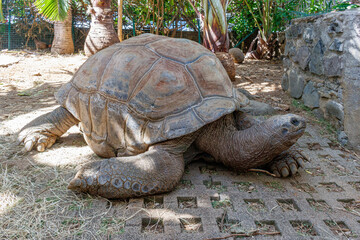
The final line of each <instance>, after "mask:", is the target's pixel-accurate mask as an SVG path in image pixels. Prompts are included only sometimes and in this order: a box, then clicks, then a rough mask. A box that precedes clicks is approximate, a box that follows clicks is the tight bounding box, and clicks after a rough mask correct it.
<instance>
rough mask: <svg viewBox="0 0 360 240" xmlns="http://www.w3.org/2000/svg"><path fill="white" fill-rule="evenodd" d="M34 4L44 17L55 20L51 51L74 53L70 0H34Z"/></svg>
mask: <svg viewBox="0 0 360 240" xmlns="http://www.w3.org/2000/svg"><path fill="white" fill-rule="evenodd" d="M35 6H36V8H37V9H39V12H40V13H41V14H43V15H44V16H45V17H46V18H49V19H50V20H53V21H55V23H54V40H53V42H52V45H51V52H53V53H58V54H71V53H74V42H73V38H72V14H71V0H69V1H67V0H55V1H52V0H36V2H35Z"/></svg>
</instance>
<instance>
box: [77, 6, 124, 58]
mask: <svg viewBox="0 0 360 240" xmlns="http://www.w3.org/2000/svg"><path fill="white" fill-rule="evenodd" d="M91 4H92V6H89V8H88V12H89V13H90V14H91V25H90V31H89V33H88V35H87V37H86V40H85V46H84V50H85V54H86V56H91V55H93V54H94V53H97V52H98V51H100V50H101V49H103V48H106V47H108V46H111V45H113V44H114V43H118V42H119V38H118V36H117V34H116V31H115V28H114V19H113V11H112V9H111V0H91ZM120 21H121V20H120Z"/></svg>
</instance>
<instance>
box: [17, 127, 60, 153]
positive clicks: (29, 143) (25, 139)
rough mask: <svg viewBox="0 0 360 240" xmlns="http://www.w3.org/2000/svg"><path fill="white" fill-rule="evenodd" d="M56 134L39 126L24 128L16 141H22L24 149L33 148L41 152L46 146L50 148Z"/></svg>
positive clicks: (29, 149)
mask: <svg viewBox="0 0 360 240" xmlns="http://www.w3.org/2000/svg"><path fill="white" fill-rule="evenodd" d="M56 138H57V136H56V135H54V134H51V133H49V132H47V131H46V130H44V129H43V128H40V127H28V128H24V129H23V130H22V131H21V132H20V133H19V137H18V142H19V144H20V143H24V145H25V150H26V151H28V152H29V151H31V150H32V149H35V148H36V150H37V151H39V152H43V151H44V150H45V149H46V148H50V147H51V146H52V145H53V144H54V143H55V141H56Z"/></svg>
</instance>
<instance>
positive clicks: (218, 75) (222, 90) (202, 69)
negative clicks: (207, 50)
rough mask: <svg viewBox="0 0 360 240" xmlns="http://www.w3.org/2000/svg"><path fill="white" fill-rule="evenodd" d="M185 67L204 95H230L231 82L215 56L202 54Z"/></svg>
mask: <svg viewBox="0 0 360 240" xmlns="http://www.w3.org/2000/svg"><path fill="white" fill-rule="evenodd" d="M187 67H188V69H189V71H190V72H191V74H192V75H193V76H194V78H195V79H196V81H197V83H198V86H199V88H200V91H201V94H202V95H203V96H204V97H208V96H226V97H232V83H231V81H230V79H229V76H228V75H227V73H226V71H225V69H224V68H223V67H222V65H221V62H220V61H219V60H218V59H217V58H216V57H215V56H203V57H201V58H200V59H199V60H197V61H195V62H193V63H191V64H189V65H187Z"/></svg>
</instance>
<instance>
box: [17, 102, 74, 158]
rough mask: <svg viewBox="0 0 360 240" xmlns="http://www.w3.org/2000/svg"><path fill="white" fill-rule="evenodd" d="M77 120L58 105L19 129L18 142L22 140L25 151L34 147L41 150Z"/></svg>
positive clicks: (49, 145)
mask: <svg viewBox="0 0 360 240" xmlns="http://www.w3.org/2000/svg"><path fill="white" fill-rule="evenodd" d="M78 122H79V120H77V119H76V118H75V117H74V116H73V115H72V114H71V113H70V112H69V111H68V110H66V109H65V108H63V107H58V108H56V109H55V110H53V111H52V112H49V113H46V114H44V115H41V116H40V117H37V118H35V119H34V120H32V121H31V122H30V123H28V124H26V125H25V127H23V128H22V129H21V130H20V133H19V137H18V142H20V143H21V142H23V143H24V144H25V149H26V150H27V151H31V150H32V149H33V148H34V147H36V149H37V150H38V151H39V152H42V151H44V150H45V148H50V147H51V146H52V145H53V144H54V143H55V141H56V138H58V137H60V136H61V135H63V134H64V133H65V132H66V131H67V130H68V129H69V128H70V127H72V126H73V125H75V124H77V123H78Z"/></svg>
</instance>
